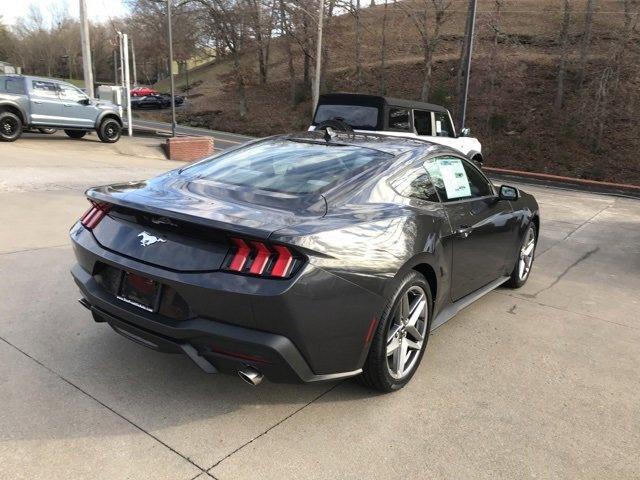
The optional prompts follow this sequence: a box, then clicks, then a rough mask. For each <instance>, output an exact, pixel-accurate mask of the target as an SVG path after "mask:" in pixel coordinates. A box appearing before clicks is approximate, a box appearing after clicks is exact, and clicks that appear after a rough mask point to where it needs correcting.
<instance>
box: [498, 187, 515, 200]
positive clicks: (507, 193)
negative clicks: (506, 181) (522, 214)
mask: <svg viewBox="0 0 640 480" xmlns="http://www.w3.org/2000/svg"><path fill="white" fill-rule="evenodd" d="M498 196H499V197H500V200H517V199H519V198H520V190H518V189H517V188H516V187H510V186H509V185H501V186H500V191H499V193H498Z"/></svg>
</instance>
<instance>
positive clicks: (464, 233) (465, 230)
mask: <svg viewBox="0 0 640 480" xmlns="http://www.w3.org/2000/svg"><path fill="white" fill-rule="evenodd" d="M471 232H473V227H470V226H469V225H460V226H459V227H458V229H457V230H456V231H455V234H456V235H457V236H458V237H462V238H467V237H468V236H469V235H471Z"/></svg>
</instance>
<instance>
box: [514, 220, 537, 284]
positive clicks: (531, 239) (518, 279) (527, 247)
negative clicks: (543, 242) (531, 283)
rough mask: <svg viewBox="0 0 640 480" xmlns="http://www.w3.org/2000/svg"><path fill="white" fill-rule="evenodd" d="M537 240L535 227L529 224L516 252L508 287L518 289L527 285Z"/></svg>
mask: <svg viewBox="0 0 640 480" xmlns="http://www.w3.org/2000/svg"><path fill="white" fill-rule="evenodd" d="M537 240H538V236H537V232H536V225H535V223H533V222H531V223H530V224H529V226H528V227H527V230H526V231H525V233H524V239H523V240H522V245H520V250H519V251H518V259H517V260H516V264H515V266H514V267H513V271H512V272H511V276H510V277H509V280H508V281H507V286H508V287H511V288H520V287H522V286H523V285H524V284H525V283H527V279H528V278H529V274H530V273H531V267H533V260H534V258H535V254H536V242H537Z"/></svg>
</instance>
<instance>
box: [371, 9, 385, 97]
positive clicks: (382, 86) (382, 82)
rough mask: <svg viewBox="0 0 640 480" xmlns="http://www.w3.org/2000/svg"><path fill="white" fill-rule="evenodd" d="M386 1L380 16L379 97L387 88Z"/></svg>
mask: <svg viewBox="0 0 640 480" xmlns="http://www.w3.org/2000/svg"><path fill="white" fill-rule="evenodd" d="M371 3H372V5H371V6H373V5H374V2H373V0H372V1H371ZM388 7H389V2H388V0H384V14H383V15H382V28H381V32H380V35H381V37H382V38H381V41H380V95H386V94H387V86H386V71H385V69H386V61H387V58H386V54H387V21H388V13H389V12H388V10H389V9H388Z"/></svg>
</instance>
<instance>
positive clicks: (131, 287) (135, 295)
mask: <svg viewBox="0 0 640 480" xmlns="http://www.w3.org/2000/svg"><path fill="white" fill-rule="evenodd" d="M159 294H160V284H159V283H158V282H155V281H153V280H151V279H150V278H146V277H142V276H140V275H136V274H135V273H131V272H124V276H123V278H122V285H121V286H120V294H119V295H118V298H119V299H120V300H122V301H124V302H127V303H130V304H131V305H135V306H136V307H139V308H142V309H143V310H146V311H148V312H153V311H154V310H155V308H156V305H157V300H158V296H159Z"/></svg>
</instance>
